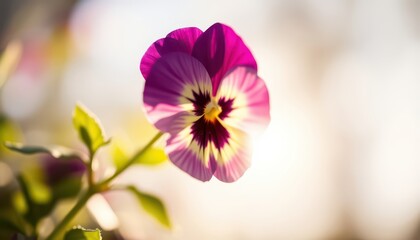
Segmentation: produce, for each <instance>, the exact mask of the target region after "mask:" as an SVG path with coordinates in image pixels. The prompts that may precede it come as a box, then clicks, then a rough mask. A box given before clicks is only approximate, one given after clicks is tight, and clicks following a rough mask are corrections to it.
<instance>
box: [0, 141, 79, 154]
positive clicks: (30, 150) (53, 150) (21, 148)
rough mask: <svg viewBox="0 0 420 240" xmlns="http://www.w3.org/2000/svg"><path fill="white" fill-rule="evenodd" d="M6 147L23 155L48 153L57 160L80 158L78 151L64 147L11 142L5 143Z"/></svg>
mask: <svg viewBox="0 0 420 240" xmlns="http://www.w3.org/2000/svg"><path fill="white" fill-rule="evenodd" d="M4 145H5V146H6V147H7V148H8V149H10V150H12V151H15V152H19V153H22V154H36V153H48V154H50V155H51V156H53V157H55V158H61V157H64V158H70V157H80V156H79V153H77V152H76V151H74V150H72V149H68V148H66V147H63V146H52V147H44V146H34V145H23V144H22V143H18V142H9V141H6V142H4Z"/></svg>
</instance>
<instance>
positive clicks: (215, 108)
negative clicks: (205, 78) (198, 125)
mask: <svg viewBox="0 0 420 240" xmlns="http://www.w3.org/2000/svg"><path fill="white" fill-rule="evenodd" d="M221 112H222V108H221V107H220V106H219V105H218V104H217V102H216V101H215V100H214V99H212V100H211V102H209V104H207V106H206V108H205V109H204V118H205V119H206V120H207V121H210V122H213V121H214V120H216V118H217V117H218V116H219V114H220V113H221Z"/></svg>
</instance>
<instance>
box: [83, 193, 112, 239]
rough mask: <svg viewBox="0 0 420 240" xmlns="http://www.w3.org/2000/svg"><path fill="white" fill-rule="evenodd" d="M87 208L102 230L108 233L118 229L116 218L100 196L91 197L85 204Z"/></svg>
mask: <svg viewBox="0 0 420 240" xmlns="http://www.w3.org/2000/svg"><path fill="white" fill-rule="evenodd" d="M87 207H88V209H89V212H90V213H91V214H92V215H93V217H94V218H95V219H96V221H97V222H98V224H99V225H100V226H101V228H102V229H103V230H105V231H110V230H114V229H116V228H118V226H119V221H118V218H117V216H116V215H115V213H114V211H113V210H112V208H111V206H110V205H109V204H108V202H107V201H106V199H105V198H104V197H103V196H102V195H100V194H96V195H94V196H92V197H91V199H89V201H88V203H87Z"/></svg>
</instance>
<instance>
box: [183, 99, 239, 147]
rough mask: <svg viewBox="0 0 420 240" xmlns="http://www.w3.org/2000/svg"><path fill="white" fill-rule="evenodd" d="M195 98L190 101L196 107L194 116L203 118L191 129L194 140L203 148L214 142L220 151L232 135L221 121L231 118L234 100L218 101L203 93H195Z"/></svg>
mask: <svg viewBox="0 0 420 240" xmlns="http://www.w3.org/2000/svg"><path fill="white" fill-rule="evenodd" d="M193 96H194V99H189V100H190V101H191V102H192V103H193V105H194V110H193V111H194V114H195V115H196V116H201V117H200V118H199V119H198V120H197V121H195V122H194V123H193V125H192V127H191V134H192V135H193V139H194V140H195V141H197V142H198V144H199V146H200V147H202V148H205V147H206V146H207V145H208V144H209V143H210V142H212V143H213V144H214V146H215V147H216V148H217V149H219V150H220V149H221V148H223V146H224V145H225V144H226V143H227V142H228V140H229V137H230V134H229V131H228V130H227V129H226V128H225V127H224V126H223V125H222V124H221V123H220V121H219V119H220V120H223V119H225V118H226V117H228V116H229V113H230V112H231V111H232V110H233V108H232V104H233V99H225V98H220V99H219V100H216V99H214V98H212V97H211V96H210V93H202V92H199V93H196V92H193Z"/></svg>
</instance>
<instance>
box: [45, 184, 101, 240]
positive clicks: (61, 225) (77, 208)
mask: <svg viewBox="0 0 420 240" xmlns="http://www.w3.org/2000/svg"><path fill="white" fill-rule="evenodd" d="M93 194H95V191H92V190H91V189H88V190H87V191H86V192H85V193H84V194H83V195H82V197H81V198H80V199H79V201H78V202H77V203H76V205H74V207H73V208H72V209H71V210H70V212H69V213H68V214H67V215H66V216H65V217H64V219H63V220H62V221H61V222H60V223H59V224H58V225H57V226H56V227H55V228H54V230H53V231H52V232H51V234H50V235H49V236H48V237H47V238H46V240H54V239H55V238H56V237H57V234H59V233H60V232H61V231H62V230H63V229H64V228H65V227H66V226H67V225H68V224H69V222H70V221H71V220H72V219H73V218H74V217H75V216H76V215H77V213H78V212H79V211H80V209H82V208H83V207H84V206H85V205H86V202H87V201H88V200H89V198H90V197H91V196H92V195H93Z"/></svg>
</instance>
